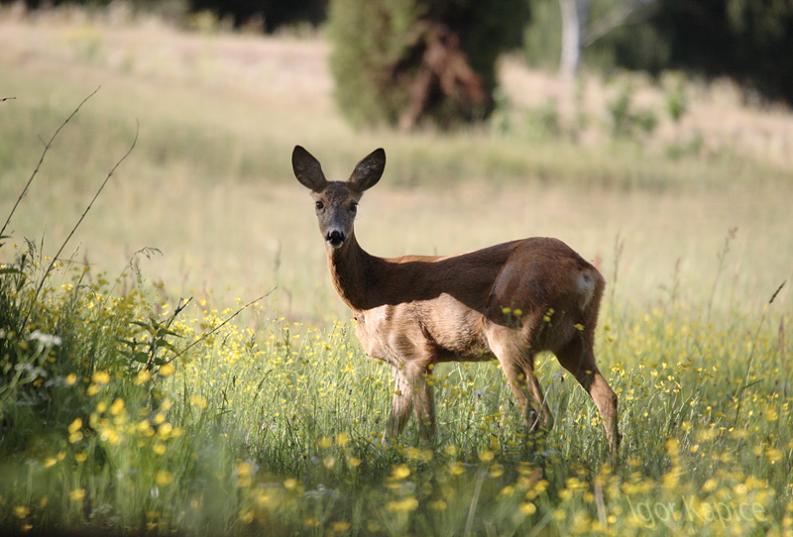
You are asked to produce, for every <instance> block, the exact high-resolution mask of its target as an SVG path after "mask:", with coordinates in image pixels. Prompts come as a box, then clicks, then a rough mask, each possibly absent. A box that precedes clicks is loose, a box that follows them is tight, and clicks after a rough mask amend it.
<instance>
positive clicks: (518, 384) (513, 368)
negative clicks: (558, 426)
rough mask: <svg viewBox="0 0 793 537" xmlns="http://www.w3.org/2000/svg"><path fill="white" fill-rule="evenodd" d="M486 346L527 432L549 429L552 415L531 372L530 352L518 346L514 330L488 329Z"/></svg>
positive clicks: (532, 370) (532, 363) (532, 355)
mask: <svg viewBox="0 0 793 537" xmlns="http://www.w3.org/2000/svg"><path fill="white" fill-rule="evenodd" d="M488 346H489V347H490V350H491V351H493V354H495V355H496V358H498V362H499V365H500V366H501V369H502V371H503V372H504V376H505V377H506V379H507V384H509V387H510V389H511V390H512V394H513V395H514V397H515V400H516V402H517V403H518V406H519V407H520V409H521V412H522V414H523V418H524V420H525V421H526V425H527V427H528V430H529V432H534V431H537V430H538V429H540V428H543V429H549V428H550V427H551V426H552V424H553V418H552V416H551V411H550V409H549V408H548V403H547V401H546V400H545V397H544V396H543V394H542V388H541V387H540V382H539V381H538V380H537V376H536V375H535V374H534V353H533V352H531V351H530V350H526V349H524V348H522V345H519V344H518V343H517V342H516V341H515V334H514V332H512V331H511V330H509V329H506V328H502V327H494V328H492V329H491V330H490V332H489V333H488Z"/></svg>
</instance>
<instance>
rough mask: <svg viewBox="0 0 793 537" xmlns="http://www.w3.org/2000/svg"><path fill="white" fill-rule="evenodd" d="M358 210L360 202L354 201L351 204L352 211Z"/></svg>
mask: <svg viewBox="0 0 793 537" xmlns="http://www.w3.org/2000/svg"><path fill="white" fill-rule="evenodd" d="M357 210H358V204H357V203H355V202H354V201H353V202H352V203H351V204H350V212H351V213H354V212H355V211H357Z"/></svg>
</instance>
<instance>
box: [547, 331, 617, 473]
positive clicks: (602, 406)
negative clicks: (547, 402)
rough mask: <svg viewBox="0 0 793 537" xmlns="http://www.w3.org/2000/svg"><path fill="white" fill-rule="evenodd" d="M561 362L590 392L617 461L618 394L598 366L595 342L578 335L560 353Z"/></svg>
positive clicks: (610, 450)
mask: <svg viewBox="0 0 793 537" xmlns="http://www.w3.org/2000/svg"><path fill="white" fill-rule="evenodd" d="M556 356H557V358H558V359H559V363H561V364H562V367H564V368H565V369H567V370H568V371H569V372H570V373H571V374H572V375H573V376H574V377H575V378H576V380H578V382H579V383H580V384H581V386H583V387H584V389H585V390H586V391H587V393H588V394H589V396H590V397H591V398H592V401H593V402H594V403H595V406H596V407H597V409H598V412H600V416H601V418H602V419H603V427H604V429H605V431H606V441H607V442H608V446H609V453H610V454H611V457H612V458H616V456H617V453H618V450H619V442H620V434H619V430H618V426H617V395H616V394H615V393H614V391H613V390H612V389H611V387H610V386H609V384H608V382H606V379H605V378H603V375H602V374H601V373H600V370H598V368H597V365H596V364H595V352H594V350H593V348H592V341H591V339H590V338H587V337H586V336H585V335H580V336H576V337H574V338H573V340H572V341H570V342H569V343H568V344H567V345H566V346H565V347H564V348H562V349H561V350H560V351H559V352H557V353H556Z"/></svg>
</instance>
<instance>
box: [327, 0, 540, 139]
mask: <svg viewBox="0 0 793 537" xmlns="http://www.w3.org/2000/svg"><path fill="white" fill-rule="evenodd" d="M525 17H526V3H525V2H523V1H522V0H505V1H503V2H499V3H498V4H495V5H492V4H489V3H485V2H476V1H474V0H446V1H441V2H430V1H428V0H393V1H392V0H334V1H333V2H332V3H331V8H330V35H331V39H332V43H333V53H332V56H331V69H332V72H333V75H334V77H335V80H336V98H337V101H338V104H339V106H340V108H341V110H342V112H343V113H344V114H345V115H346V116H347V117H348V118H349V119H350V121H352V122H353V123H354V124H356V125H372V124H378V123H386V124H391V125H394V124H397V123H401V124H402V126H403V127H412V126H413V125H415V124H416V123H418V122H421V121H423V120H426V119H429V120H431V121H433V122H434V123H436V124H439V125H441V126H448V125H451V124H454V123H456V122H458V121H460V120H463V121H472V120H477V119H481V118H483V117H485V116H486V115H487V114H489V113H490V112H491V111H492V109H493V97H492V95H493V90H494V88H495V85H496V73H495V62H496V58H497V56H498V54H499V53H500V52H502V51H503V50H505V49H506V48H508V47H510V46H514V45H516V44H517V43H518V41H519V36H520V32H521V30H522V27H523V24H524V22H525Z"/></svg>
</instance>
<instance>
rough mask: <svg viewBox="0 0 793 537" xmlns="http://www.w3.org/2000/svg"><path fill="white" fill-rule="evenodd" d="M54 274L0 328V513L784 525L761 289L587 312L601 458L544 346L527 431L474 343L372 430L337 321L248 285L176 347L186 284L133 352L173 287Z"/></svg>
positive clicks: (784, 411) (593, 525)
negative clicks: (433, 435) (432, 430)
mask: <svg viewBox="0 0 793 537" xmlns="http://www.w3.org/2000/svg"><path fill="white" fill-rule="evenodd" d="M9 266H14V265H7V267H9ZM30 275H33V272H31V273H30ZM12 276H13V277H12ZM15 277H18V275H10V276H3V286H2V296H3V304H2V308H3V315H4V316H5V317H6V318H9V319H13V317H14V312H15V308H24V307H27V306H30V304H29V302H28V301H29V300H30V299H31V294H30V288H29V286H26V285H22V287H21V288H20V289H19V290H16V287H15V286H14V285H12V284H13V283H14V280H13V278H15ZM73 278H74V280H73V281H72V283H66V284H64V285H62V286H61V287H59V288H52V289H49V290H48V291H47V292H46V293H45V294H44V295H43V297H42V298H41V299H39V301H38V302H36V303H35V309H34V315H33V317H32V318H31V324H30V327H29V329H34V328H35V330H37V331H38V332H36V334H38V335H36V336H35V337H30V336H28V337H27V338H26V339H20V338H19V337H18V336H17V335H16V334H14V333H13V332H7V333H5V334H4V338H3V353H4V355H3V356H4V357H3V361H2V364H0V365H2V368H3V371H4V373H3V378H4V387H3V391H2V398H1V399H0V402H1V403H2V406H1V407H0V412H2V418H3V435H2V443H0V449H2V453H3V461H4V462H3V465H2V472H3V476H4V478H3V481H2V485H0V486H1V487H2V489H0V498H1V499H0V521H2V524H3V525H4V526H11V527H17V528H19V529H20V530H24V529H26V528H28V529H29V528H30V527H33V528H38V527H41V526H53V525H54V526H60V527H62V526H69V527H78V528H79V527H85V526H105V525H110V526H112V527H115V528H119V529H125V530H141V529H148V530H152V531H154V530H156V531H162V532H169V531H172V530H178V531H186V532H188V533H196V534H203V533H205V532H219V531H224V532H231V533H245V532H247V531H248V530H249V529H250V530H253V529H255V528H258V530H260V531H267V532H268V534H288V533H292V532H307V533H311V534H317V535H320V534H345V533H349V532H352V533H355V534H361V535H382V534H388V535H401V534H404V533H406V532H410V533H421V534H432V535H452V534H455V535H459V534H462V533H465V532H468V531H471V532H474V533H481V534H487V533H488V532H494V531H495V532H497V533H499V534H504V533H512V532H518V533H526V532H530V531H535V530H536V531H537V532H539V533H547V532H551V533H557V532H559V533H562V534H568V533H576V534H601V533H608V534H617V535H625V534H629V535H630V534H639V533H641V534H646V532H648V531H656V532H658V533H663V534H669V533H671V534H681V535H689V534H697V535H702V534H714V535H717V534H721V533H723V532H726V533H730V534H735V533H737V534H744V535H745V534H748V533H767V532H770V533H772V534H774V533H776V534H779V535H781V534H783V532H786V531H790V528H791V522H792V520H791V512H790V507H791V505H792V504H791V500H792V499H793V487H792V486H791V479H790V473H791V472H790V471H791V463H792V462H793V461H792V460H791V453H792V452H793V433H792V432H791V431H793V428H791V426H793V413H791V405H792V404H793V397H791V395H789V394H788V392H789V390H790V377H789V370H788V367H787V361H786V360H787V357H789V356H790V354H791V352H793V348H791V343H790V339H789V338H788V339H787V340H786V339H785V332H784V328H783V326H784V324H783V323H784V322H788V323H789V322H790V319H789V317H785V316H781V315H780V314H779V312H776V311H774V310H772V309H771V308H773V305H771V306H769V311H768V312H766V314H765V315H764V316H762V317H761V312H756V314H750V312H734V313H733V314H732V315H731V316H729V317H726V316H725V317H721V316H719V317H718V318H716V319H712V320H710V321H707V320H706V319H705V318H704V314H703V313H701V312H703V311H704V308H693V307H691V305H689V304H686V303H685V302H683V301H682V299H681V301H680V302H677V303H671V302H669V303H665V304H660V305H658V306H657V307H656V308H653V309H652V310H648V311H644V312H642V311H622V312H620V314H619V315H617V314H616V312H614V311H608V310H607V311H606V312H605V315H604V319H603V322H602V323H601V328H600V332H599V334H598V336H599V343H598V353H599V360H600V363H601V364H602V369H603V370H604V371H605V373H606V375H607V377H608V378H609V381H610V383H611V384H612V386H613V387H614V389H615V391H616V392H617V393H618V394H619V396H620V412H621V419H620V425H621V428H622V431H623V432H624V435H625V438H624V441H623V444H622V453H621V455H622V458H621V463H620V465H619V466H618V467H616V468H614V467H610V466H609V465H608V464H606V462H605V461H606V460H607V457H606V453H605V445H604V441H603V439H602V432H601V429H600V426H599V420H598V417H597V413H596V411H595V409H594V407H593V406H592V404H591V403H590V402H589V400H588V399H587V397H586V394H585V393H584V391H583V390H581V389H580V388H579V387H578V386H577V385H576V384H575V383H574V381H573V379H572V378H570V377H569V375H565V374H563V372H562V370H561V368H560V367H559V366H558V365H557V364H556V363H555V360H554V359H553V358H552V357H550V356H549V357H547V358H543V359H542V360H541V362H540V366H539V373H540V377H541V381H542V382H543V384H544V386H545V389H546V392H547V393H548V397H549V402H550V406H551V409H552V410H553V412H554V414H555V417H556V423H555V427H554V429H553V430H552V431H551V432H550V433H549V434H548V435H547V437H546V438H530V439H527V438H526V437H525V435H524V434H523V432H522V428H521V426H520V420H519V419H518V415H517V411H516V410H515V409H514V408H513V404H512V401H511V398H510V396H509V393H508V390H507V388H506V386H505V384H504V382H503V380H502V377H501V373H500V371H499V370H498V368H497V367H495V365H494V364H495V362H491V363H484V364H479V365H470V364H467V365H456V364H447V365H444V366H441V367H439V368H438V369H437V370H436V373H435V379H434V385H435V388H436V399H437V402H438V421H439V430H440V431H439V438H438V441H437V444H436V445H434V446H421V445H419V444H417V443H416V442H417V434H416V431H415V430H413V429H409V430H408V432H407V434H406V435H405V436H404V437H403V438H402V440H401V443H399V444H396V445H391V446H388V447H384V446H383V445H382V444H381V442H380V434H381V431H382V429H383V424H384V419H385V416H386V412H387V405H388V401H389V399H390V390H391V389H392V388H391V381H390V375H389V372H388V371H387V368H385V367H383V366H382V365H381V364H379V363H376V362H374V361H372V360H369V359H367V358H366V357H365V356H364V355H362V353H361V351H360V349H359V347H358V345H357V343H356V342H355V341H354V338H353V337H352V336H351V331H350V328H351V326H350V325H349V324H348V323H347V322H344V321H340V322H338V323H335V324H331V325H326V326H325V327H314V326H310V325H303V324H300V323H295V322H290V321H287V320H286V319H283V318H276V317H273V312H272V311H271V310H270V309H269V308H268V307H267V306H266V305H262V304H257V305H255V306H253V307H252V308H251V309H250V310H249V311H248V312H247V315H248V316H249V320H250V321H251V322H253V323H254V324H255V325H256V326H257V329H256V330H254V329H253V328H249V327H246V325H247V324H248V323H243V324H239V325H238V324H234V323H230V324H228V325H226V326H225V327H223V328H222V329H221V330H219V331H217V332H216V333H214V334H212V335H211V336H209V337H206V338H204V339H202V340H201V341H200V342H199V343H198V344H196V345H195V346H193V347H191V348H190V350H189V351H188V352H186V353H184V354H179V352H180V351H179V349H182V348H185V347H186V346H187V345H188V344H189V343H190V342H192V341H195V340H197V339H198V338H200V337H201V336H202V334H204V335H205V334H207V333H208V331H210V330H211V329H212V328H213V327H216V326H217V325H218V324H219V323H221V322H222V320H223V319H225V318H226V317H228V316H229V315H230V314H231V313H232V308H230V309H227V310H223V311H217V310H215V309H213V308H211V307H210V306H209V305H208V304H206V303H205V302H199V303H197V304H195V305H194V306H193V307H192V308H191V309H190V308H188V309H187V310H185V311H184V312H182V313H180V314H179V316H178V317H176V319H175V321H174V322H173V323H172V324H171V325H170V329H169V332H168V334H165V335H163V334H164V333H163V334H160V336H159V337H161V338H162V341H161V342H160V346H159V350H154V351H151V350H149V351H148V352H149V355H148V356H151V357H152V361H151V364H152V367H151V369H147V368H146V365H145V363H146V362H147V361H148V360H147V358H148V356H146V352H144V356H137V355H135V354H134V353H131V351H130V348H132V347H134V348H142V349H145V348H147V347H146V343H147V342H149V341H150V338H151V332H150V331H147V330H145V329H143V325H151V324H152V322H155V321H156V322H155V324H157V323H159V322H160V321H164V320H167V319H169V318H171V317H172V314H173V309H172V308H173V307H174V305H173V304H168V303H161V302H160V301H158V300H156V299H154V298H153V297H152V296H151V294H150V293H149V292H148V291H147V290H146V288H145V287H144V288H133V289H131V290H129V291H127V292H123V293H122V292H119V288H120V287H121V284H120V283H119V282H102V283H94V284H91V285H86V284H85V283H83V284H80V281H81V280H82V281H83V282H84V281H85V280H84V278H85V275H84V274H83V273H82V272H81V271H78V272H77V273H75V275H74V277H73ZM152 319H154V321H152ZM761 322H762V324H760V323H761ZM10 326H13V322H12V323H11V324H10ZM250 326H252V325H250ZM48 334H57V338H50V337H48V336H47V335H48ZM130 342H137V343H138V344H140V347H138V346H137V345H135V344H132V345H131V344H130ZM166 343H167V344H166ZM171 345H172V346H171ZM750 357H751V360H752V363H751V369H750V370H748V371H747V368H748V367H749V365H750V364H749V360H750ZM739 407H740V412H738V408H739Z"/></svg>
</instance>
